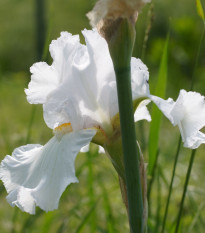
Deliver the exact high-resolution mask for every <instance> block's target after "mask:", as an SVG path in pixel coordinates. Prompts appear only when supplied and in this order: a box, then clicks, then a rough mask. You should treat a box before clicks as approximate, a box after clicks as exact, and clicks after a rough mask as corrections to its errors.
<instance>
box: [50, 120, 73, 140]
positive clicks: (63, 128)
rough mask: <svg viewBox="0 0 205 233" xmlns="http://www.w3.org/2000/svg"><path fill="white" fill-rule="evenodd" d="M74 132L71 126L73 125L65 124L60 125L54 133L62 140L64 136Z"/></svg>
mask: <svg viewBox="0 0 205 233" xmlns="http://www.w3.org/2000/svg"><path fill="white" fill-rule="evenodd" d="M72 131H73V128H72V126H71V123H70V122H69V123H63V124H61V125H59V126H58V127H56V128H54V130H53V133H54V135H55V136H56V137H57V139H58V140H61V138H62V137H63V135H65V134H67V133H70V132H72Z"/></svg>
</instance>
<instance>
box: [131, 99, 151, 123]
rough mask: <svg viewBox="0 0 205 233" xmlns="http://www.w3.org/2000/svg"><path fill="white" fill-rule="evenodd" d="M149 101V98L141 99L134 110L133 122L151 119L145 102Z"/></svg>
mask: <svg viewBox="0 0 205 233" xmlns="http://www.w3.org/2000/svg"><path fill="white" fill-rule="evenodd" d="M149 103H150V100H148V99H146V100H143V101H142V102H141V103H140V104H139V106H138V108H137V109H136V111H135V114H134V120H135V122H137V121H140V120H147V121H149V122H150V121H151V120H152V119H151V116H150V113H149V111H148V109H147V107H146V105H147V104H149Z"/></svg>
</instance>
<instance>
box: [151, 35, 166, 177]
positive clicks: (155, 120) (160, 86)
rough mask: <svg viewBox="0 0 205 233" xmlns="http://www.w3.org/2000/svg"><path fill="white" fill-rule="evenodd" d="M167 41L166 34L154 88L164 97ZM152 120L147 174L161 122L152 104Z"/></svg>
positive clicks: (160, 114)
mask: <svg viewBox="0 0 205 233" xmlns="http://www.w3.org/2000/svg"><path fill="white" fill-rule="evenodd" d="M168 43H169V36H167V39H166V42H165V46H164V49H163V54H162V58H161V62H160V69H159V75H158V80H157V85H156V90H155V93H154V94H155V95H157V96H159V97H161V98H164V96H165V90H166V84H167V49H168ZM151 115H152V121H151V124H150V133H149V163H148V174H149V175H151V174H152V172H153V168H154V164H155V160H156V157H157V149H158V140H159V129H160V123H161V116H162V113H161V112H160V111H159V109H158V108H157V107H156V106H155V105H153V107H152V114H151Z"/></svg>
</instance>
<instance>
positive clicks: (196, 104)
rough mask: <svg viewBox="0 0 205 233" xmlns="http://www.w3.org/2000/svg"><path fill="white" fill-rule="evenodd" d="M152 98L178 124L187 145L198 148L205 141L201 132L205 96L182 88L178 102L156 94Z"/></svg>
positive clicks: (204, 114) (203, 124)
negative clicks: (164, 98)
mask: <svg viewBox="0 0 205 233" xmlns="http://www.w3.org/2000/svg"><path fill="white" fill-rule="evenodd" d="M151 99H152V101H153V102H154V103H155V104H156V105H157V106H158V108H159V109H160V110H161V111H162V112H163V114H164V115H165V116H166V117H167V118H168V119H169V120H170V121H171V123H172V124H173V125H174V126H175V125H178V127H179V130H180V133H181V136H182V141H183V142H184V146H185V147H188V148H192V149H196V148H197V147H199V146H200V145H201V144H202V143H205V134H204V133H202V132H200V130H201V129H202V128H203V127H204V126H205V100H204V96H202V95H200V94H199V93H196V92H192V91H190V92H186V91H185V90H181V91H180V94H179V97H178V98H177V100H176V102H175V101H173V99H171V98H169V99H168V100H163V99H161V98H159V97H156V96H151Z"/></svg>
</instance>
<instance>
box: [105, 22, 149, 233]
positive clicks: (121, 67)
mask: <svg viewBox="0 0 205 233" xmlns="http://www.w3.org/2000/svg"><path fill="white" fill-rule="evenodd" d="M134 39H135V31H134V26H133V25H132V24H131V23H130V22H129V21H128V20H126V19H123V20H122V19H121V20H120V22H119V24H118V26H117V29H116V31H115V35H114V36H113V38H112V39H111V41H108V45H109V49H110V54H111V57H112V60H113V64H114V69H115V74H116V82H117V92H118V103H119V114H120V127H121V134H122V147H123V161H124V168H125V180H126V186H127V198H128V213H129V221H130V228H131V232H132V233H143V227H144V226H143V225H144V222H143V199H142V191H141V183H140V171H139V158H140V154H139V151H138V147H137V143H136V133H135V125H134V111H133V101H132V91H131V70H130V60H131V54H132V48H133V43H134ZM109 42H110V43H109Z"/></svg>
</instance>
